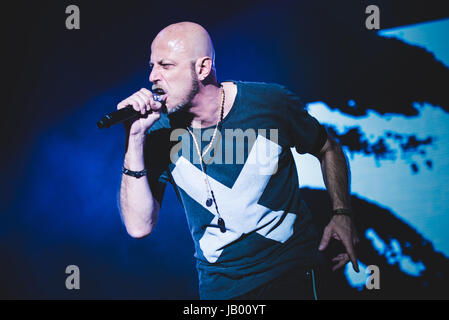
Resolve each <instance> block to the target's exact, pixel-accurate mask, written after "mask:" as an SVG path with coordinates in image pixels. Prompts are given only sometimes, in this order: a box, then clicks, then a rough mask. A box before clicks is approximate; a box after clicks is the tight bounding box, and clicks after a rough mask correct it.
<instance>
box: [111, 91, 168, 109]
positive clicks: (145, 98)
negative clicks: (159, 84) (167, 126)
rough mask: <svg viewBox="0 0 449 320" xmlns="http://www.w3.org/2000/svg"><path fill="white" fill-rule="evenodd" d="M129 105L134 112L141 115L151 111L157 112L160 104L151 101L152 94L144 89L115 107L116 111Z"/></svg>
mask: <svg viewBox="0 0 449 320" xmlns="http://www.w3.org/2000/svg"><path fill="white" fill-rule="evenodd" d="M128 105H131V106H132V107H133V108H134V110H136V111H139V112H140V113H141V114H143V115H144V114H146V113H151V111H152V110H155V111H157V110H159V109H160V108H161V103H159V102H155V101H154V99H153V93H152V92H151V91H150V90H148V89H145V88H142V89H141V90H139V91H137V92H136V93H134V94H133V95H132V96H130V97H128V98H126V99H125V100H123V101H122V102H120V103H119V104H118V105H117V109H122V108H125V107H126V106H128Z"/></svg>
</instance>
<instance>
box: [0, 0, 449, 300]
mask: <svg viewBox="0 0 449 320" xmlns="http://www.w3.org/2000/svg"><path fill="white" fill-rule="evenodd" d="M70 4H76V5H78V6H79V8H80V11H81V29H80V30H67V29H66V28H65V19H66V17H67V14H65V8H66V7H67V6H68V5H70ZM370 4H376V5H378V6H379V8H380V10H381V28H382V29H386V28H391V27H395V26H402V25H407V24H412V23H418V22H423V21H429V20H435V19H441V18H446V17H448V16H449V13H448V11H447V10H445V7H444V5H443V2H437V1H351V2H349V1H344V2H343V1H285V0H280V1H274V2H273V1H221V2H206V1H132V0H130V1H118V2H112V1H18V2H15V3H14V4H13V5H11V4H10V5H8V6H4V7H3V9H2V13H3V17H2V21H1V23H2V27H1V29H2V32H3V33H4V35H3V36H2V42H3V45H2V56H3V59H2V61H3V67H2V78H3V81H2V82H3V89H2V92H3V108H2V111H3V114H2V117H1V130H2V134H1V139H2V140H1V145H2V149H3V152H2V157H1V160H0V161H1V163H0V164H1V168H2V173H1V181H2V183H1V190H0V191H1V197H2V199H1V203H0V256H1V257H2V259H1V261H2V262H1V265H0V298H8V299H42V298H43V299H47V298H50V299H54V298H56V299H74V298H86V299H103V298H104V299H109V298H113V299H117V298H118V299H121V298H144V299H196V298H198V293H197V275H196V271H195V268H194V261H193V244H192V241H191V238H190V235H189V233H188V229H187V224H186V221H185V216H184V213H183V211H182V209H181V207H180V205H179V204H178V203H177V200H176V199H175V196H174V192H173V190H172V189H171V188H167V191H166V196H165V199H164V202H163V210H162V212H161V214H160V220H159V224H158V226H157V227H156V229H155V231H154V233H153V234H152V235H151V236H150V237H148V238H145V239H143V240H136V239H132V238H130V237H129V236H128V235H127V234H126V232H125V230H124V227H123V226H122V224H121V221H120V217H119V213H118V210H117V205H116V196H117V192H118V186H119V181H120V174H119V172H120V169H121V165H122V163H121V161H122V153H123V145H124V141H123V136H122V134H123V132H122V128H120V127H116V128H115V127H114V128H112V129H109V131H99V130H98V129H97V128H96V126H95V122H96V121H97V120H98V119H99V118H100V117H101V116H102V115H104V114H105V113H108V112H110V111H112V110H113V109H114V108H115V105H116V104H117V103H118V102H119V101H121V100H122V99H123V98H124V97H127V96H129V95H130V94H132V93H133V92H135V91H137V90H138V89H140V88H141V87H148V86H149V84H148V80H147V79H148V75H149V73H148V68H147V66H148V60H149V55H150V52H149V48H150V44H151V41H152V39H153V38H154V36H155V35H156V34H157V33H158V31H159V30H160V29H162V28H163V27H165V26H167V25H168V24H171V23H174V22H179V21H186V20H188V21H195V22H197V23H200V24H202V25H203V26H204V27H205V28H206V29H207V30H208V31H209V32H210V34H211V36H212V38H213V40H214V44H215V50H216V64H217V70H218V77H219V80H221V81H224V80H228V79H235V80H249V81H264V82H278V83H282V84H284V85H286V86H288V87H289V88H290V89H291V90H293V91H294V92H296V93H297V94H298V95H300V96H301V97H302V98H303V99H304V101H306V102H312V101H325V102H326V103H327V104H328V105H329V106H331V107H337V106H342V105H345V104H346V102H347V101H348V99H350V98H353V97H356V98H357V101H359V102H360V103H359V105H358V107H357V108H348V109H344V108H343V109H342V111H343V112H346V113H347V114H349V115H353V116H356V115H361V114H364V113H365V112H366V110H376V111H378V112H379V113H380V114H384V113H393V114H394V113H396V114H403V115H404V116H410V115H413V114H414V113H416V110H415V109H413V108H411V107H410V105H411V102H413V101H428V102H430V103H435V104H438V105H440V106H441V107H442V108H443V109H444V110H446V111H447V110H448V107H449V97H448V95H447V93H446V87H447V83H448V82H447V80H448V79H449V76H448V69H446V68H442V67H441V64H439V63H437V62H435V60H433V59H430V58H429V54H428V53H426V52H424V51H423V50H414V49H410V48H409V47H408V46H407V45H405V44H403V43H401V42H399V41H397V40H391V39H380V38H379V37H377V36H376V34H375V31H370V30H367V29H366V28H365V19H366V16H367V15H366V14H365V8H366V6H368V5H370ZM387 57H389V58H391V57H400V58H397V59H386V58H387ZM411 64H413V65H414V67H415V68H414V69H413V70H411V68H410V65H411ZM373 70H374V72H373ZM416 74H419V75H420V76H422V78H421V79H422V80H418V81H414V82H411V81H409V82H407V81H408V80H407V79H409V78H410V77H411V76H414V75H416ZM429 76H431V78H432V79H434V81H432V80H430V81H429ZM399 78H400V79H401V83H402V84H403V85H402V86H399V87H396V88H395V90H394V92H393V91H392V90H391V84H393V83H397V80H398V79H399ZM435 79H443V80H444V81H436V80H435ZM380 80H381V81H380ZM415 80H416V79H415ZM373 88H375V91H376V95H373V94H372V93H371V92H372V90H373ZM337 138H338V137H337ZM340 138H341V137H340ZM340 142H342V143H343V144H345V145H346V146H348V147H350V148H356V147H357V141H355V140H354V139H351V137H349V138H348V137H346V140H344V139H343V140H341V141H340ZM303 191H304V195H305V197H306V198H307V200H308V203H309V204H310V206H311V208H312V210H313V211H314V212H328V209H329V208H328V207H326V205H323V204H327V202H328V197H327V195H326V194H325V193H324V192H323V191H320V190H313V189H305V190H303ZM323 199H324V201H323ZM326 199H327V200H326ZM326 201H327V202H326ZM353 202H354V207H355V208H356V209H358V211H359V212H363V214H360V215H359V217H358V220H357V223H358V228H359V230H360V232H361V234H363V232H364V231H365V230H366V229H367V228H370V227H373V226H377V229H376V230H378V233H380V234H382V235H384V236H385V237H386V238H388V237H390V236H391V237H392V236H393V235H394V236H396V237H402V238H403V239H406V240H404V241H407V242H408V243H412V247H411V248H410V255H411V256H413V257H415V258H416V259H417V260H420V261H425V262H426V265H427V266H429V265H432V266H433V267H430V268H428V269H427V271H426V273H425V274H424V275H423V277H419V278H414V277H410V276H407V275H405V274H403V273H401V272H400V270H398V268H397V267H395V266H390V265H388V264H387V263H386V261H385V259H384V258H383V257H381V256H379V255H378V254H377V253H376V251H375V250H373V248H372V247H370V244H369V243H368V242H366V241H363V240H362V243H361V246H360V249H359V251H360V256H359V258H360V259H361V260H363V261H370V263H371V264H378V265H380V266H384V269H383V270H386V271H385V272H384V271H383V273H382V274H383V275H385V277H386V278H383V279H387V280H386V281H385V282H383V283H389V284H386V285H385V286H383V289H382V290H381V291H380V292H375V293H374V292H367V291H362V292H360V291H357V290H354V289H353V288H351V287H350V286H349V285H348V283H347V281H346V280H345V277H344V275H343V273H342V272H341V273H338V274H336V275H335V277H334V278H333V279H332V280H331V282H332V284H333V286H334V287H335V288H338V290H339V291H338V292H339V293H338V294H337V295H335V294H334V295H332V293H330V295H331V296H330V297H331V298H432V297H436V298H441V297H445V296H446V297H447V294H445V293H444V291H445V288H447V285H448V284H449V281H448V270H449V264H448V259H447V258H446V257H445V256H444V255H442V254H441V253H438V252H435V251H433V249H432V245H431V244H430V243H428V242H426V240H425V239H423V238H422V236H420V234H419V232H418V231H416V230H414V229H413V228H411V227H409V226H407V224H406V223H404V222H403V221H401V220H399V219H397V218H396V217H395V216H394V215H393V214H391V212H388V210H385V209H380V208H379V207H377V206H373V205H371V204H369V203H367V202H366V201H363V200H361V199H358V198H354V199H353ZM316 219H317V224H319V225H323V223H324V222H323V219H324V218H323V217H322V216H320V215H319V214H317V216H316ZM70 264H75V265H77V266H79V268H80V270H81V290H78V291H69V290H67V289H66V288H65V286H64V282H65V278H66V276H67V275H66V274H65V273H64V271H65V267H66V266H67V265H70Z"/></svg>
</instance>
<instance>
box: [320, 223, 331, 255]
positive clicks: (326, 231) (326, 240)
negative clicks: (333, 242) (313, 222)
mask: <svg viewBox="0 0 449 320" xmlns="http://www.w3.org/2000/svg"><path fill="white" fill-rule="evenodd" d="M331 235H332V232H331V230H330V228H329V226H327V227H326V228H324V232H323V237H322V238H321V242H320V246H319V247H318V250H320V251H323V250H324V249H326V247H327V245H328V244H329V241H330V239H331Z"/></svg>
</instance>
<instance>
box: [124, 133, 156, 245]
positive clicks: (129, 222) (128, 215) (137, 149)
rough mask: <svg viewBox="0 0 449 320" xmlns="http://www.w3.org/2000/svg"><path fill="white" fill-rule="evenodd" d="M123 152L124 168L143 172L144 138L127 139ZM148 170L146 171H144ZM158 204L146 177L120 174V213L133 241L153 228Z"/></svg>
mask: <svg viewBox="0 0 449 320" xmlns="http://www.w3.org/2000/svg"><path fill="white" fill-rule="evenodd" d="M128 141H129V143H128V148H127V151H126V153H125V159H124V167H125V168H127V169H129V170H132V171H141V170H143V169H145V164H144V155H143V149H144V144H145V137H131V138H130V139H129V140H128ZM147 169H148V168H147ZM159 209H160V204H159V203H158V201H157V200H156V199H155V198H154V197H153V194H152V192H151V189H150V186H149V184H148V179H147V178H146V177H142V178H134V177H131V176H128V175H125V174H123V175H122V182H121V185H120V211H121V215H122V219H123V223H124V224H125V227H126V230H127V232H128V234H129V235H130V236H132V237H134V238H142V237H145V236H147V235H149V234H150V233H151V232H152V231H153V228H154V227H155V225H156V222H157V218H158V214H159Z"/></svg>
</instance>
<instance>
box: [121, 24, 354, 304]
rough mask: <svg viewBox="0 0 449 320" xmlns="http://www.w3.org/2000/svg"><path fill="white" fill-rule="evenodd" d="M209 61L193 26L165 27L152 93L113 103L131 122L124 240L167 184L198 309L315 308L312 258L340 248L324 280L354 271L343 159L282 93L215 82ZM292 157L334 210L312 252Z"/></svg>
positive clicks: (207, 43)
mask: <svg viewBox="0 0 449 320" xmlns="http://www.w3.org/2000/svg"><path fill="white" fill-rule="evenodd" d="M214 60H215V53H214V48H213V44H212V41H211V38H210V36H209V34H208V33H207V31H206V30H205V29H204V28H203V27H202V26H200V25H198V24H195V23H192V22H181V23H176V24H173V25H170V26H168V27H166V28H165V29H163V30H162V31H161V32H160V33H159V34H158V35H157V36H156V38H155V39H154V41H153V42H152V45H151V58H150V67H151V73H150V77H149V80H150V82H152V83H153V86H152V90H153V92H151V91H150V90H148V89H145V88H143V89H141V90H140V91H138V92H136V93H134V94H133V95H132V96H130V97H128V98H127V99H125V100H123V101H122V102H120V103H119V104H118V106H117V108H118V109H120V108H123V107H125V106H127V105H132V106H133V107H134V109H135V110H137V111H140V112H141V114H142V117H141V118H140V119H138V120H135V121H133V122H131V123H127V124H125V129H126V152H125V157H124V166H123V176H122V182H121V188H120V211H121V216H122V219H123V222H124V224H125V226H126V230H127V232H128V233H129V234H130V235H131V236H132V237H135V238H143V237H145V236H147V235H149V234H150V233H151V232H152V231H153V229H154V227H155V225H156V221H157V219H158V213H159V210H160V207H161V203H162V198H163V194H164V190H165V185H166V183H167V182H169V183H171V184H172V185H173V187H174V189H175V191H176V194H177V196H178V198H179V200H180V201H181V203H182V205H183V207H184V209H185V212H186V216H187V221H188V225H189V229H190V231H191V234H192V238H193V240H194V244H195V258H196V261H197V270H198V275H199V292H200V298H201V299H316V298H317V291H316V288H315V280H316V279H315V276H316V269H317V268H319V266H320V265H322V264H323V256H322V254H321V253H320V250H324V249H326V247H327V245H328V243H329V241H330V240H331V238H335V239H337V240H340V241H341V242H342V243H343V245H344V246H345V248H346V252H345V253H342V254H340V255H338V256H336V257H335V258H334V259H333V261H334V262H335V266H334V270H336V269H338V268H341V267H342V266H344V265H345V264H346V263H347V262H348V261H351V262H352V264H353V268H354V270H356V271H358V266H357V258H356V255H355V251H354V245H355V243H356V242H357V241H358V240H357V236H356V233H355V229H354V225H353V221H352V213H351V206H350V196H349V187H348V167H347V164H346V159H345V157H344V154H343V152H342V151H341V148H340V147H339V145H338V144H337V143H336V142H335V141H334V140H333V139H332V138H330V137H329V136H328V135H327V134H326V131H325V129H324V128H323V126H322V125H320V124H319V122H318V121H317V120H316V119H315V118H313V117H311V116H310V115H309V114H308V113H307V111H306V110H305V109H304V105H303V104H302V103H301V102H300V100H299V99H298V98H297V97H296V96H295V95H294V94H293V93H291V92H290V91H288V90H287V89H286V88H284V87H283V86H280V85H276V84H266V83H250V82H242V81H229V82H222V83H220V82H218V80H217V76H216V70H215V61H214ZM153 93H154V94H156V96H157V97H158V99H156V100H157V101H155V99H154V96H153ZM292 147H295V148H296V150H297V151H298V152H299V153H310V154H313V155H315V156H316V157H317V158H318V159H319V161H320V163H321V168H322V173H323V178H324V181H325V184H326V187H327V190H328V191H329V194H330V198H331V201H332V205H333V209H334V211H333V212H332V214H331V215H330V216H331V217H330V219H329V223H328V225H327V227H326V228H325V231H324V234H323V236H322V238H321V242H320V238H319V235H318V234H317V232H316V230H315V227H314V225H313V223H312V216H311V212H310V210H309V209H308V207H307V205H306V204H305V202H304V201H303V199H302V198H301V195H300V193H299V185H298V177H297V170H296V167H295V163H294V159H293V155H292V153H291V150H290V149H291V148H292ZM173 236H176V235H167V237H173Z"/></svg>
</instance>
